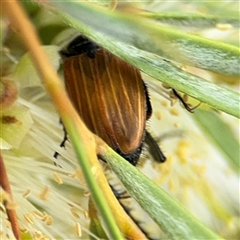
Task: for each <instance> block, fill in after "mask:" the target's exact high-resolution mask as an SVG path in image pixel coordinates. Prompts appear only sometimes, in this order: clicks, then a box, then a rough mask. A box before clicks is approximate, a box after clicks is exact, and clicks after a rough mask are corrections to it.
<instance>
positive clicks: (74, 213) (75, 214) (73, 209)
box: [70, 207, 80, 218]
mask: <svg viewBox="0 0 240 240" xmlns="http://www.w3.org/2000/svg"><path fill="white" fill-rule="evenodd" d="M70 211H71V213H72V215H73V216H74V217H75V218H80V216H79V214H78V210H77V209H76V208H75V207H72V208H70Z"/></svg>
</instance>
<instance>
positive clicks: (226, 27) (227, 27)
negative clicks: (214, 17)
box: [216, 23, 233, 31]
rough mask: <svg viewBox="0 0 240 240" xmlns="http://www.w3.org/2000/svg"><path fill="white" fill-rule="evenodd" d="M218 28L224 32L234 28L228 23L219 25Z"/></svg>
mask: <svg viewBox="0 0 240 240" xmlns="http://www.w3.org/2000/svg"><path fill="white" fill-rule="evenodd" d="M216 28H217V29H219V30H222V31H226V30H229V29H232V28H233V26H232V25H231V24H228V23H217V24H216Z"/></svg>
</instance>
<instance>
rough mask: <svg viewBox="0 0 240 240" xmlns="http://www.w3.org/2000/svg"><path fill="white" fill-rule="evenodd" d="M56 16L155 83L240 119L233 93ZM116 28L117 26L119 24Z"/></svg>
mask: <svg viewBox="0 0 240 240" xmlns="http://www.w3.org/2000/svg"><path fill="white" fill-rule="evenodd" d="M55 12H56V11H55ZM57 14H60V15H61V16H64V19H65V21H67V22H69V24H70V25H72V26H74V27H75V28H76V29H77V30H79V31H80V32H82V33H83V34H84V35H86V36H88V37H89V38H90V39H92V40H93V41H95V42H96V43H98V44H100V45H102V46H104V48H106V49H108V50H109V51H111V52H112V53H113V54H115V55H117V56H119V57H121V58H122V59H124V60H125V61H128V62H130V63H131V64H133V65H134V66H136V67H137V68H139V69H140V70H142V71H144V72H145V73H147V74H148V75H150V76H152V77H154V78H155V79H158V80H159V81H162V82H163V83H166V84H168V85H169V86H171V87H173V88H175V89H177V90H179V91H182V92H184V93H186V94H188V95H189V96H192V97H194V98H196V99H198V100H199V101H201V102H204V103H207V104H209V105H210V106H212V107H213V108H216V109H219V110H221V111H224V112H226V113H229V114H231V115H233V116H236V117H240V112H239V95H238V94H237V93H236V92H233V91H231V90H228V89H226V88H224V87H221V86H218V85H216V84H214V83H211V82H208V81H206V80H204V79H201V78H200V77H197V76H194V75H192V74H189V73H187V72H185V71H183V70H181V69H179V68H178V67H176V66H175V65H173V64H171V63H170V62H168V61H166V60H164V59H162V58H159V57H158V56H156V55H155V54H152V53H149V52H145V51H141V50H139V49H136V48H134V47H132V46H127V45H125V44H123V43H120V42H117V41H112V39H109V38H107V37H106V36H104V35H102V34H100V33H98V32H96V31H93V30H92V29H90V28H88V27H87V26H86V25H84V24H83V23H82V22H80V21H77V20H75V19H73V18H72V17H70V16H68V15H65V14H62V13H58V12H57ZM91 16H92V15H91ZM119 24H120V25H121V23H119ZM192 55H194V54H192Z"/></svg>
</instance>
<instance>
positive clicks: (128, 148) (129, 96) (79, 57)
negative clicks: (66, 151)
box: [61, 35, 166, 165]
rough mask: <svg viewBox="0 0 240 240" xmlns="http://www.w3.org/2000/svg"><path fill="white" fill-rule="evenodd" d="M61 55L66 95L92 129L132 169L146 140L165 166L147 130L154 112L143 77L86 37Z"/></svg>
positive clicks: (70, 45)
mask: <svg viewBox="0 0 240 240" xmlns="http://www.w3.org/2000/svg"><path fill="white" fill-rule="evenodd" d="M61 53H62V54H63V55H65V56H66V57H67V58H66V60H65V61H64V64H63V71H64V79H65V87H66V90H67V93H68V95H69V97H70V99H71V100H72V102H73V105H74V106H75V108H76V110H77V112H78V114H79V115H80V117H81V118H82V119H83V121H84V123H85V124H86V125H87V127H88V128H89V129H90V130H91V131H92V132H93V133H95V134H96V135H98V136H99V137H100V138H102V139H103V140H104V141H105V142H106V143H107V144H108V145H109V146H110V147H111V148H112V149H113V150H115V151H116V152H117V153H118V154H120V155H121V156H122V157H124V158H125V159H126V160H127V161H129V162H130V163H131V164H133V165H136V164H137V162H138V159H139V156H140V154H141V151H142V146H143V141H144V140H145V138H146V139H147V140H148V141H147V142H148V143H151V147H153V148H154V152H155V153H157V154H155V155H157V159H156V161H159V162H164V161H165V160H166V158H165V156H164V154H163V153H162V151H161V149H160V148H159V146H158V145H157V143H156V142H155V141H154V139H153V137H152V136H151V135H150V133H149V132H147V130H146V129H145V127H146V121H147V120H148V119H149V118H150V116H151V114H152V107H151V103H150V99H149V95H148V91H147V88H146V85H145V83H144V82H143V80H142V78H141V74H140V71H139V70H138V69H137V68H135V67H134V66H132V65H130V64H129V63H127V62H125V61H123V60H122V59H120V58H119V57H117V56H115V55H113V54H112V53H110V52H109V51H107V50H105V49H104V48H101V47H99V46H98V45H97V44H95V43H94V42H92V41H90V40H89V39H88V38H86V37H85V36H83V35H80V36H78V37H77V38H75V39H74V40H73V41H72V42H71V43H70V44H69V45H68V47H67V48H66V49H65V50H62V52H61Z"/></svg>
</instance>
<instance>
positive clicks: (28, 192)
mask: <svg viewBox="0 0 240 240" xmlns="http://www.w3.org/2000/svg"><path fill="white" fill-rule="evenodd" d="M30 194H31V190H30V189H27V190H26V191H25V192H24V193H23V194H22V196H23V197H24V198H27V197H28V196H30Z"/></svg>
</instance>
